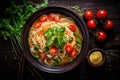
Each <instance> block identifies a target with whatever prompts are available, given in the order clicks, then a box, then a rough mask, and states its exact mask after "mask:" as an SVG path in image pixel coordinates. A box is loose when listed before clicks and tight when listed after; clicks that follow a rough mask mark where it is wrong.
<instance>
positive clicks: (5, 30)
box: [0, 0, 48, 58]
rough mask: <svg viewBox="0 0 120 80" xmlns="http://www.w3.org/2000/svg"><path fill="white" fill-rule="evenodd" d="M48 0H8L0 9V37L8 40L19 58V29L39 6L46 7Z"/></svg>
mask: <svg viewBox="0 0 120 80" xmlns="http://www.w3.org/2000/svg"><path fill="white" fill-rule="evenodd" d="M47 5H48V0H43V2H42V3H41V4H37V5H33V4H32V3H31V2H30V1H28V0H21V1H20V3H19V4H17V2H16V1H15V0H13V1H10V5H9V6H8V7H7V8H6V9H5V10H4V11H1V13H2V14H1V15H2V16H0V37H1V36H2V37H3V38H4V39H5V40H8V39H9V40H10V41H11V44H12V47H13V51H14V52H15V54H16V56H17V57H18V58H19V55H18V53H21V50H22V48H21V41H20V40H21V39H20V37H21V30H22V27H23V26H24V24H25V22H26V20H27V19H28V18H29V16H30V15H31V14H32V13H33V12H35V11H37V10H38V9H40V8H44V7H47Z"/></svg>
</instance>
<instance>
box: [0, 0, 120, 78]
mask: <svg viewBox="0 0 120 80" xmlns="http://www.w3.org/2000/svg"><path fill="white" fill-rule="evenodd" d="M32 1H37V0H32ZM9 2H10V0H4V1H3V0H0V10H1V11H3V10H4V9H5V8H6V7H7V6H8V5H9ZM40 2H42V0H40V1H39V3H40ZM53 5H56V6H62V7H63V6H64V7H67V8H69V7H70V6H75V5H78V6H80V7H81V8H84V9H91V10H93V12H94V13H96V12H97V10H99V9H106V10H107V11H108V14H109V17H108V18H109V19H111V20H113V22H114V29H113V30H112V31H111V33H109V35H108V39H107V41H106V42H105V43H104V44H101V43H98V42H96V41H95V39H94V38H93V36H92V35H91V34H90V44H89V50H91V49H93V48H96V47H97V48H101V49H102V50H103V51H104V52H105V55H106V62H105V64H104V65H103V66H101V67H98V68H94V67H91V66H89V65H88V63H87V61H86V59H84V61H83V63H82V64H81V65H78V66H77V67H76V68H75V69H73V70H71V71H69V72H67V73H64V74H59V75H56V74H48V73H45V72H42V71H38V70H37V69H35V68H34V67H33V66H32V68H31V67H29V66H30V64H29V63H28V62H27V61H25V66H24V68H23V77H22V79H23V80H26V79H27V80H63V79H66V80H73V79H74V80H120V77H119V76H120V1H119V2H118V1H117V0H49V6H53ZM76 13H77V12H76ZM0 16H2V14H1V13H0ZM21 54H22V53H21ZM19 64H20V61H18V60H17V59H15V56H14V53H13V51H12V46H11V44H10V41H9V40H7V41H5V40H4V39H3V38H2V37H0V79H1V80H2V79H3V80H17V77H18V71H19ZM33 68H34V69H33ZM34 70H35V71H34ZM36 71H37V72H36ZM34 72H35V73H37V74H35V73H34ZM36 75H37V77H38V78H36Z"/></svg>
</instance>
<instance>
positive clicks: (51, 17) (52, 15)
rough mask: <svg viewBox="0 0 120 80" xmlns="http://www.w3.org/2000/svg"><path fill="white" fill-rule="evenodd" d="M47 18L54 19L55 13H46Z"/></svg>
mask: <svg viewBox="0 0 120 80" xmlns="http://www.w3.org/2000/svg"><path fill="white" fill-rule="evenodd" d="M48 18H49V20H50V21H55V13H50V14H49V15H48Z"/></svg>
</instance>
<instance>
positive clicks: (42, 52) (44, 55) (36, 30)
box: [28, 14, 83, 66]
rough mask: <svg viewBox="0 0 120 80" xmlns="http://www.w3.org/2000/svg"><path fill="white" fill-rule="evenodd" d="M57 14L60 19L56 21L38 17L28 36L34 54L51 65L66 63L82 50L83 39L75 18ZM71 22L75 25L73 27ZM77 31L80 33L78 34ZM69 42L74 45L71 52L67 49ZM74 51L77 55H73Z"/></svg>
mask: <svg viewBox="0 0 120 80" xmlns="http://www.w3.org/2000/svg"><path fill="white" fill-rule="evenodd" d="M55 16H57V17H60V19H59V18H58V19H59V21H55V19H56V18H55V19H53V20H50V19H46V20H45V21H43V22H41V21H40V18H38V19H37V20H36V21H35V22H34V23H33V25H32V27H31V29H30V32H29V37H28V43H29V46H30V51H31V53H32V55H33V56H34V55H37V56H39V59H38V61H40V62H42V63H44V64H46V65H49V66H57V65H64V64H66V63H68V62H71V61H72V60H73V59H74V58H75V57H76V56H77V55H78V53H79V52H80V50H81V44H82V40H83V39H82V35H81V32H80V30H79V29H78V27H77V26H76V24H75V23H74V21H73V19H71V18H70V17H66V16H63V15H60V14H55ZM48 18H49V15H48ZM71 24H72V25H74V26H72V28H71V26H70V25H71ZM69 26H70V27H69ZM74 27H75V29H74ZM74 30H75V31H74ZM60 31H61V32H60ZM75 33H77V34H78V35H77V36H76V35H75ZM46 35H47V36H46ZM50 40H51V41H50ZM52 40H54V41H52ZM57 41H58V42H57ZM68 44H69V45H70V46H71V47H72V50H71V53H69V51H67V49H66V46H67V45H68ZM61 46H62V47H61ZM73 52H74V53H75V54H76V55H73V54H72V53H73Z"/></svg>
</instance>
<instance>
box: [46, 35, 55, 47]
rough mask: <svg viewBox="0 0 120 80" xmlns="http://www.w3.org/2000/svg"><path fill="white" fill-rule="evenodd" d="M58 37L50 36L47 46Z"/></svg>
mask: <svg viewBox="0 0 120 80" xmlns="http://www.w3.org/2000/svg"><path fill="white" fill-rule="evenodd" d="M56 38H57V37H56V36H50V37H49V38H48V39H47V41H46V45H47V46H50V45H52V44H53V43H54V41H55V39H56Z"/></svg>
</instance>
